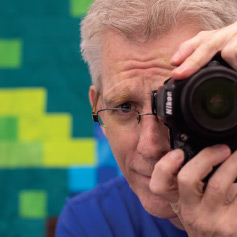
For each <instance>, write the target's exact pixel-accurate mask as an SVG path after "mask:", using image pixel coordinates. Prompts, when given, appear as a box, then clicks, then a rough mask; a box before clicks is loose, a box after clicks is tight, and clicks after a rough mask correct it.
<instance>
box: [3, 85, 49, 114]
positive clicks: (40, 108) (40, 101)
mask: <svg viewBox="0 0 237 237" xmlns="http://www.w3.org/2000/svg"><path fill="white" fill-rule="evenodd" d="M45 100H46V92H45V89H43V88H37V89H34V88H30V89H29V88H20V89H4V90H0V101H1V106H0V115H16V116H19V115H22V114H37V115H42V114H43V112H44V111H45Z"/></svg>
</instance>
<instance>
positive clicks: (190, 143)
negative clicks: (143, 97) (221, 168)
mask: <svg viewBox="0 0 237 237" xmlns="http://www.w3.org/2000/svg"><path fill="white" fill-rule="evenodd" d="M151 102H152V112H153V114H154V115H156V116H157V117H158V118H160V119H162V121H164V123H165V125H166V126H167V127H168V128H169V134H170V146H171V149H176V148H180V149H182V150H183V151H184V153H185V162H184V163H186V162H187V161H189V160H190V159H191V158H192V157H193V156H195V155H196V154H197V153H198V152H199V151H200V150H202V149H203V148H205V147H207V146H211V145H214V144H227V145H228V146H229V147H230V148H231V150H232V152H233V151H234V150H236V148H237V72H236V71H234V70H233V69H232V68H231V67H230V66H229V65H228V64H227V63H226V62H225V61H224V60H223V59H222V58H221V56H220V55H216V56H215V57H214V58H213V59H212V60H211V61H210V62H209V63H208V64H207V65H206V66H205V67H203V68H202V69H200V70H199V71H198V72H197V73H196V74H194V75H192V76H191V77H189V78H186V79H184V80H174V79H173V78H169V79H168V80H167V81H166V82H165V83H164V85H163V86H162V87H161V88H160V89H159V90H157V91H153V92H152V100H151Z"/></svg>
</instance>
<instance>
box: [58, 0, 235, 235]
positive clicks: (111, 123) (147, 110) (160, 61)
mask: <svg viewBox="0 0 237 237" xmlns="http://www.w3.org/2000/svg"><path fill="white" fill-rule="evenodd" d="M236 21H237V4H236V2H235V1H234V0H218V1H217V0H199V1H196V0H195V1H194V0H165V1H164V0H130V1H126V0H96V1H95V2H94V3H93V4H92V6H91V9H90V11H89V12H88V15H87V16H86V17H85V19H84V21H83V22H82V28H81V30H82V44H81V47H82V53H83V56H84V59H85V61H87V62H88V64H89V68H90V73H91V76H92V82H93V85H92V86H91V87H90V92H89V97H90V102H91V104H92V106H93V113H94V115H95V119H96V120H97V119H99V122H100V124H101V125H103V126H102V130H103V132H104V134H105V135H106V137H107V138H108V140H109V143H110V146H111V148H112V151H113V154H114V156H115V159H116V161H117V163H118V165H119V167H120V169H121V171H122V173H123V175H124V177H125V179H126V180H125V179H124V178H123V177H120V178H118V179H116V180H112V181H111V182H109V183H108V184H105V185H102V186H99V187H98V188H96V189H95V190H93V191H92V192H89V193H86V194H82V195H81V196H76V197H75V198H73V199H71V200H69V201H68V203H67V205H66V206H65V207H64V210H63V212H62V214H61V217H60V219H59V222H58V227H57V236H149V237H150V236H187V235H189V236H192V237H193V236H237V220H236V214H237V188H236V185H235V184H233V182H234V180H235V178H236V177H237V153H236V152H235V153H233V154H231V152H230V149H229V148H228V147H227V146H226V145H219V144H217V145H215V146H213V147H207V148H205V149H203V150H202V151H201V152H200V153H198V154H197V155H196V156H195V157H194V158H193V159H191V161H189V162H188V163H187V164H185V165H184V167H182V168H181V166H182V163H183V161H184V154H183V151H182V150H179V149H177V150H174V151H170V148H169V139H168V131H167V127H165V126H164V125H163V124H162V123H161V122H160V121H159V120H158V119H157V118H156V117H155V116H153V115H152V113H151V105H150V104H151V100H150V97H151V92H152V91H153V90H157V89H158V88H159V87H160V86H161V85H163V82H164V81H165V80H166V79H167V78H169V77H170V76H172V77H173V78H175V79H177V80H182V79H184V78H186V77H188V76H191V75H192V74H194V73H195V72H197V71H198V70H199V69H200V68H201V67H202V66H204V65H206V64H207V63H208V62H209V61H210V60H211V59H212V57H213V56H214V55H215V54H217V53H220V54H221V56H222V58H223V59H224V60H225V61H226V62H227V63H229V64H230V65H231V66H232V67H233V68H234V69H235V70H237V23H235V22H236ZM137 118H138V120H140V122H139V124H138V121H137ZM218 164H221V165H220V167H219V169H218V170H217V171H216V172H215V173H214V174H213V175H212V176H211V178H210V179H209V181H208V183H207V184H206V187H205V189H204V183H203V182H202V180H203V178H204V177H205V176H207V175H208V173H210V171H211V170H212V168H213V167H214V166H216V165H218ZM180 168H181V170H180ZM179 170H180V171H179Z"/></svg>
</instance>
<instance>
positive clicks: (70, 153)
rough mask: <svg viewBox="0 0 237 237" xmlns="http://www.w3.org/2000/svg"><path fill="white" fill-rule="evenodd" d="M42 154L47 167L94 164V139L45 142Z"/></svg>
mask: <svg viewBox="0 0 237 237" xmlns="http://www.w3.org/2000/svg"><path fill="white" fill-rule="evenodd" d="M44 152H45V154H44V165H45V166H48V167H68V166H71V165H78V164H80V165H93V164H95V154H94V153H95V141H94V139H75V140H70V141H68V142H66V141H65V142H46V143H45V147H44Z"/></svg>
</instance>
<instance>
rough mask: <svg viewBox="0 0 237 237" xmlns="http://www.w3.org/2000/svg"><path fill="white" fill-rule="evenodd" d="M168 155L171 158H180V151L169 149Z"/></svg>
mask: <svg viewBox="0 0 237 237" xmlns="http://www.w3.org/2000/svg"><path fill="white" fill-rule="evenodd" d="M169 157H170V158H171V159H173V160H180V159H181V158H182V155H181V152H180V151H178V150H174V151H171V152H170V153H169Z"/></svg>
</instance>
